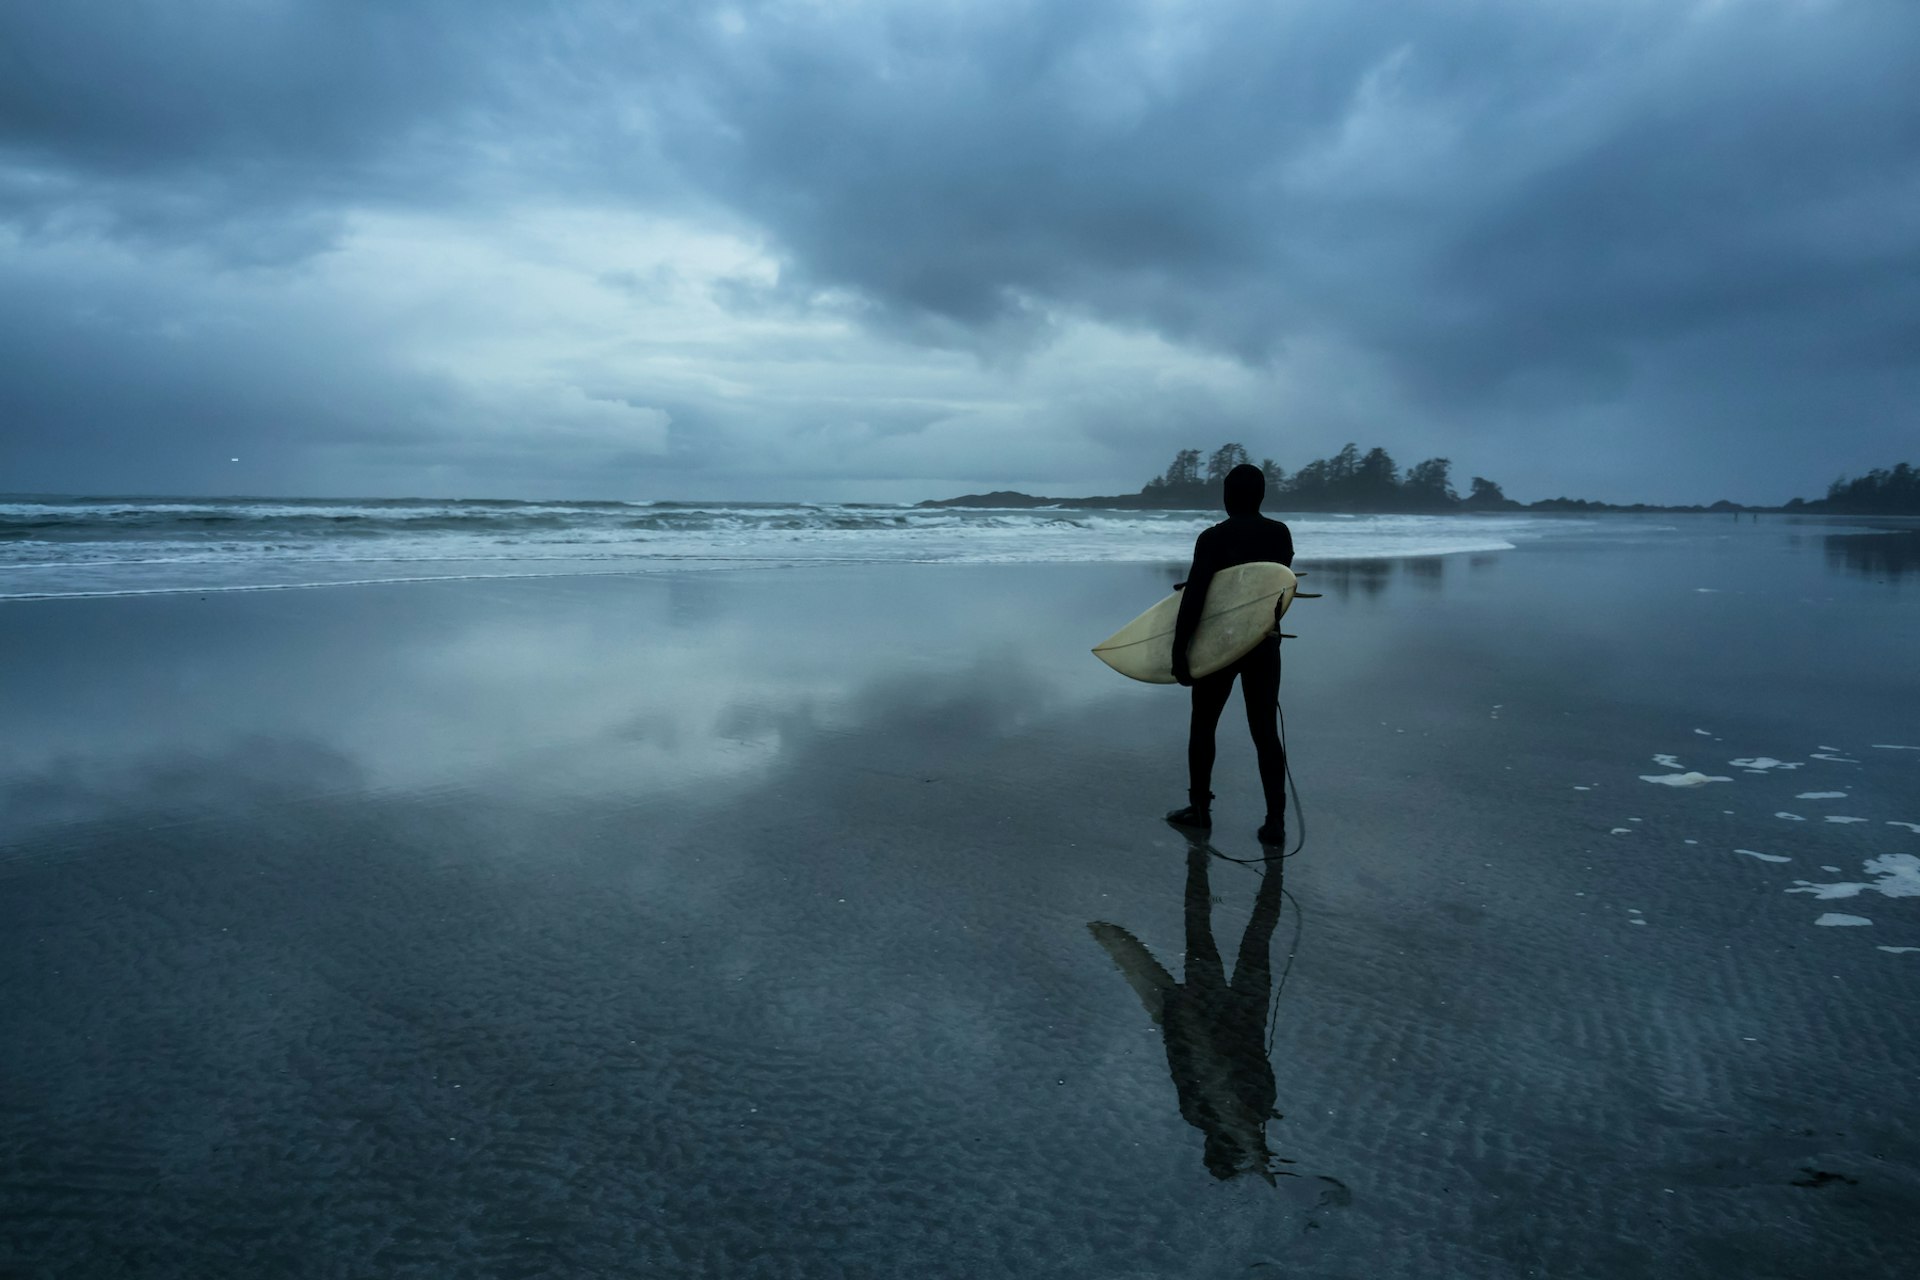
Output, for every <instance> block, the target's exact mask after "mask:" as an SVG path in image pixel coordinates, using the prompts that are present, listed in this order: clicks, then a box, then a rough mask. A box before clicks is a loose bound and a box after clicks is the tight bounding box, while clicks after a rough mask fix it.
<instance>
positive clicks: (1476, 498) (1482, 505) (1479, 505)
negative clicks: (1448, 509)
mask: <svg viewBox="0 0 1920 1280" xmlns="http://www.w3.org/2000/svg"><path fill="white" fill-rule="evenodd" d="M1460 505H1461V506H1464V507H1473V508H1475V509H1476V510H1481V511H1507V510H1511V509H1512V508H1514V507H1517V506H1519V505H1520V504H1519V503H1517V502H1515V501H1514V500H1513V499H1512V498H1509V497H1508V496H1507V495H1506V494H1504V493H1502V492H1501V491H1500V486H1499V485H1497V484H1495V483H1494V482H1493V481H1491V480H1489V479H1487V478H1486V477H1485V476H1475V477H1474V478H1473V491H1472V492H1471V493H1469V494H1468V495H1467V497H1466V501H1464V502H1462V503H1461V504H1460Z"/></svg>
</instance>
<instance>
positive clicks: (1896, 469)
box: [1817, 462, 1920, 515]
mask: <svg viewBox="0 0 1920 1280" xmlns="http://www.w3.org/2000/svg"><path fill="white" fill-rule="evenodd" d="M1817 505H1819V506H1821V507H1823V508H1825V509H1826V510H1828V511H1853V512H1860V513H1863V514H1873V515H1906V514H1920V472H1916V471H1915V470H1914V467H1913V464H1912V463H1908V462H1902V463H1898V464H1896V465H1895V466H1893V467H1891V468H1888V467H1875V468H1874V469H1873V470H1872V471H1869V472H1867V474H1865V475H1864V476H1858V477H1855V478H1854V479H1852V480H1848V479H1846V478H1844V477H1843V478H1841V479H1839V480H1835V481H1834V482H1833V483H1832V484H1830V485H1828V486H1827V496H1826V499H1825V500H1824V501H1822V502H1820V503H1818V504H1817Z"/></svg>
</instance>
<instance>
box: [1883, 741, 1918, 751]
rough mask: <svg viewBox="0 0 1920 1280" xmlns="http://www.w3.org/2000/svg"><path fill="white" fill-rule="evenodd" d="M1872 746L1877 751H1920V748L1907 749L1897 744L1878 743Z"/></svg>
mask: <svg viewBox="0 0 1920 1280" xmlns="http://www.w3.org/2000/svg"><path fill="white" fill-rule="evenodd" d="M1872 746H1873V749H1874V750H1875V751H1920V747H1906V746H1902V745H1900V744H1899V743H1897V742H1876V743H1873V744H1872Z"/></svg>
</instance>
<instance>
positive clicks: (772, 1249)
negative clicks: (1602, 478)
mask: <svg viewBox="0 0 1920 1280" xmlns="http://www.w3.org/2000/svg"><path fill="white" fill-rule="evenodd" d="M1836 547H1838V548H1839V549H1838V550H1836ZM1880 550H1881V549H1879V548H1874V549H1870V551H1871V553H1863V552H1862V551H1861V550H1860V548H1859V547H1858V545H1857V544H1844V545H1842V544H1835V543H1833V542H1831V541H1830V540H1828V539H1826V538H1825V537H1824V536H1823V535H1821V534H1820V533H1818V532H1804V531H1797V530H1793V529H1790V528H1783V527H1781V526H1777V525H1774V524H1770V523H1766V524H1762V525H1759V526H1723V525H1719V524H1717V523H1713V524H1709V523H1708V522H1706V521H1702V522H1699V523H1698V524H1697V525H1689V526H1686V532H1685V533H1684V534H1683V535H1679V536H1674V535H1662V534H1652V533H1650V534H1649V535H1648V537H1647V538H1646V539H1645V540H1644V541H1641V542H1627V543H1622V542H1621V541H1620V540H1618V539H1615V540H1611V541H1596V542H1594V543H1593V544H1590V545H1589V544H1581V543H1559V544H1541V545H1536V546H1528V547H1522V548H1520V549H1519V550H1516V551H1513V552H1507V553H1501V554H1498V555H1489V556H1481V557H1475V558H1472V559H1466V558H1452V559H1441V560H1427V561H1407V562H1392V563H1379V564H1371V565H1347V566H1333V565H1324V566H1317V567H1316V566H1314V565H1312V564H1311V563H1310V562H1305V567H1306V568H1308V569H1309V571H1310V573H1309V577H1308V580H1307V581H1308V586H1309V587H1312V588H1317V589H1319V590H1322V591H1324V592H1325V593H1326V594H1325V598H1324V599H1321V600H1318V601H1309V602H1302V603H1301V604H1300V605H1299V606H1298V607H1297V608H1298V612H1296V614H1295V615H1293V617H1292V619H1291V620H1290V626H1289V629H1290V630H1292V631H1294V632H1296V633H1298V635H1299V639H1298V640H1296V641H1289V642H1288V644H1287V647H1286V650H1285V662H1286V675H1285V684H1284V686H1283V688H1284V697H1285V705H1286V711H1287V728H1288V736H1289V742H1290V746H1291V747H1292V753H1293V761H1294V771H1295V777H1296V781H1297V783H1298V786H1299V790H1300V796H1301V801H1302V804H1301V808H1302V809H1303V810H1304V816H1305V818H1306V839H1305V845H1304V848H1303V849H1302V851H1301V852H1300V853H1299V855H1298V856H1297V857H1295V858H1293V859H1292V860H1290V861H1289V862H1287V863H1286V864H1285V865H1284V868H1283V869H1282V870H1283V874H1284V888H1285V891H1286V893H1285V901H1284V903H1283V905H1282V908H1281V910H1280V911H1279V913H1278V919H1277V926H1274V925H1273V923H1272V921H1271V920H1270V919H1268V920H1266V921H1265V922H1264V923H1263V925H1262V927H1263V928H1265V927H1271V928H1272V935H1271V948H1272V950H1271V954H1272V958H1273V959H1272V964H1273V970H1274V974H1275V976H1276V978H1282V977H1283V978H1284V987H1283V989H1282V990H1281V992H1280V995H1279V999H1278V1002H1277V1005H1275V1006H1273V1010H1274V1013H1273V1017H1272V1020H1271V1023H1270V1025H1269V1026H1268V1027H1267V1031H1268V1033H1269V1034H1270V1036H1271V1040H1272V1052H1271V1064H1272V1073H1273V1096H1274V1099H1275V1102H1274V1105H1275V1107H1276V1108H1277V1110H1278V1111H1280V1112H1281V1113H1282V1115H1283V1118H1281V1119H1278V1120H1273V1121H1271V1122H1269V1123H1268V1124H1267V1125H1266V1126H1265V1132H1264V1141H1265V1143H1266V1145H1267V1148H1268V1149H1269V1150H1270V1151H1271V1152H1272V1153H1273V1155H1274V1156H1275V1157H1276V1163H1275V1164H1273V1166H1272V1167H1271V1171H1272V1172H1273V1173H1274V1175H1275V1176H1274V1178H1273V1180H1272V1182H1271V1183H1269V1182H1268V1181H1267V1180H1266V1179H1265V1178H1263V1177H1261V1176H1258V1174H1257V1173H1246V1174H1242V1175H1239V1176H1234V1177H1230V1178H1226V1179H1222V1178H1220V1177H1218V1176H1216V1173H1215V1172H1214V1171H1210V1169H1209V1168H1208V1165H1207V1164H1206V1163H1205V1162H1204V1160H1203V1152H1204V1139H1203V1133H1202V1129H1201V1127H1200V1126H1198V1125H1197V1124H1196V1123H1194V1122H1192V1121H1191V1119H1190V1118H1189V1116H1187V1115H1185V1114H1183V1107H1182V1099H1183V1096H1187V1097H1188V1098H1189V1101H1191V1099H1192V1098H1193V1097H1198V1096H1200V1094H1199V1093H1192V1092H1191V1091H1190V1092H1189V1094H1188V1095H1183V1093H1182V1089H1181V1087H1180V1086H1179V1085H1177V1084H1176V1080H1175V1078H1174V1072H1175V1071H1176V1070H1183V1071H1190V1070H1202V1069H1203V1068H1204V1065H1205V1064H1204V1063H1203V1064H1202V1067H1201V1068H1195V1067H1193V1066H1192V1065H1191V1064H1192V1062H1193V1060H1194V1056H1193V1054H1192V1053H1190V1052H1185V1051H1184V1050H1183V1051H1180V1052H1175V1051H1171V1050H1170V1049H1169V1046H1168V1043H1167V1033H1164V1032H1163V1029H1162V1028H1161V1027H1159V1026H1156V1024H1155V1022H1154V1020H1153V1018H1152V1017H1151V1016H1150V1012H1151V1011H1150V1008H1149V1006H1148V1004H1147V1003H1146V1002H1145V1001H1144V1000H1143V997H1142V995H1141V991H1140V987H1139V985H1137V984H1138V981H1139V975H1140V973H1141V972H1146V971H1150V970H1151V965H1150V964H1149V959H1150V960H1151V961H1152V962H1154V963H1157V964H1158V965H1159V966H1160V967H1161V968H1163V969H1164V970H1165V971H1166V975H1167V978H1168V979H1169V980H1171V981H1176V982H1177V981H1183V980H1185V981H1188V982H1189V984H1191V982H1192V980H1193V977H1194V974H1193V971H1191V970H1190V966H1188V965H1187V963H1186V961H1187V958H1188V957H1187V948H1188V945H1189V943H1190V942H1191V941H1192V938H1193V935H1192V934H1191V932H1190V930H1191V928H1192V927H1193V925H1194V922H1195V919H1196V910H1195V909H1196V904H1201V905H1204V904H1205V902H1206V900H1207V899H1212V900H1213V902H1212V906H1211V912H1210V914H1209V913H1207V912H1205V911H1204V910H1202V911H1200V913H1199V915H1200V918H1201V919H1202V921H1203V923H1205V924H1210V925H1211V927H1212V930H1213V935H1214V939H1215V942H1216V944H1217V947H1218V950H1219V951H1220V953H1221V954H1222V955H1223V956H1224V957H1225V959H1226V962H1227V965H1228V967H1229V968H1231V967H1232V966H1233V963H1234V960H1235V952H1236V949H1237V948H1238V947H1239V944H1240V943H1241V941H1242V939H1243V937H1245V936H1246V930H1247V926H1248V925H1249V923H1250V921H1252V920H1254V913H1255V911H1256V906H1257V904H1258V903H1259V902H1261V901H1262V895H1261V889H1262V880H1261V878H1260V871H1259V869H1258V868H1253V867H1248V866H1245V865H1242V864H1240V863H1236V862H1232V861H1228V860H1227V858H1257V857H1258V855H1259V850H1258V846H1257V845H1255V843H1254V842H1253V839H1252V831H1253V828H1254V827H1255V826H1256V825H1257V824H1258V822H1259V820H1260V816H1261V815H1260V812H1259V801H1258V785H1257V780H1256V777H1255V773H1254V766H1253V759H1252V752H1251V748H1250V746H1249V745H1248V743H1247V742H1246V740H1245V735H1244V731H1243V730H1241V729H1240V728H1239V725H1238V721H1237V716H1236V714H1232V713H1230V714H1229V715H1228V717H1226V719H1225V720H1224V721H1223V726H1222V727H1223V733H1222V749H1221V759H1220V764H1219V766H1218V777H1217V781H1216V790H1217V791H1219V792H1220V800H1219V801H1218V802H1217V815H1218V821H1219V823H1220V825H1219V826H1218V828H1217V829H1216V831H1215V833H1214V838H1213V840H1212V845H1213V847H1214V849H1215V850H1217V851H1218V852H1219V853H1221V854H1223V855H1226V857H1222V858H1207V857H1202V858H1200V859H1198V861H1197V863H1196V861H1195V860H1194V859H1192V858H1190V857H1189V848H1188V845H1187V843H1186V842H1185V841H1183V840H1182V839H1181V838H1180V837H1179V836H1178V835H1177V834H1176V833H1174V832H1173V831H1171V830H1169V829H1168V828H1166V827H1165V826H1163V825H1162V824H1160V823H1159V821H1158V814H1159V813H1160V812H1161V811H1162V810H1163V809H1165V808H1167V807H1170V806H1172V805H1173V804H1176V803H1178V802H1179V801H1180V800H1181V798H1182V791H1183V787H1184V780H1183V779H1182V777H1181V776H1180V769H1181V762H1182V759H1183V746H1184V739H1183V733H1184V718H1185V717H1184V701H1183V698H1184V695H1183V694H1181V693H1180V692H1178V691H1175V690H1172V689H1166V688H1154V687H1148V686H1142V685H1135V684H1131V683H1129V682H1126V681H1124V680H1122V679H1120V678H1119V677H1116V676H1115V675H1113V674H1112V673H1111V672H1109V671H1108V670H1106V668H1104V667H1103V666H1101V665H1100V664H1099V663H1098V662H1097V661H1095V660H1094V659H1093V658H1092V657H1091V656H1090V655H1088V654H1087V653H1086V647H1087V646H1088V645H1089V644H1091V643H1092V642H1093V641H1094V640H1096V639H1098V638H1099V637H1100V636H1101V635H1104V634H1106V633H1107V632H1108V631H1110V630H1111V629H1112V627H1113V626H1115V625H1117V624H1118V622H1120V621H1124V620H1125V618H1126V617H1128V616H1131V614H1132V613H1134V612H1137V611H1138V609H1140V608H1142V607H1144V606H1145V605H1146V604H1148V603H1150V602H1151V601H1152V600H1153V599H1154V598H1155V597H1156V596H1157V595H1158V594H1160V593H1161V592H1162V591H1164V590H1165V588H1166V586H1167V585H1168V584H1169V583H1170V582H1171V581H1173V580H1174V579H1175V578H1176V577H1177V576H1178V574H1179V570H1180V566H1176V565H1168V566H1137V565H1122V566H1099V565H1076V566H1007V567H986V568H982V567H971V568H967V567H943V566H925V565H901V566H833V567H819V568H809V569H806V570H794V571H772V570H770V571H750V572H727V573H707V574H697V573H696V574H676V575H661V576H658V577H647V578H633V579H567V580H547V581H515V582H499V583H459V584H428V585H413V586H400V587H373V588H331V589H324V590H314V591H299V592H282V593H270V594H255V595H247V594H236V595H225V596H211V597H208V598H206V599H200V598H196V597H192V596H177V597H157V598H149V599H129V600H90V601H52V602H39V603H33V604H28V605H17V606H12V607H8V608H6V609H4V610H0V670H4V671H5V672H6V673H7V674H6V678H5V681H4V682H3V683H0V716H4V721H5V723H6V724H7V726H8V733H7V735H6V741H5V744H4V746H0V801H3V802H4V804H3V807H0V1275H15V1274H18V1275H31V1276H109V1275H111V1276H181V1277H187V1276H193V1277H204V1276H211V1275H248V1274H251V1275H281V1276H315V1277H319V1276H347V1275H383V1276H422V1277H425V1276H445V1275H467V1276H546V1275H560V1276H587V1275H725V1276H757V1275H767V1276H841V1275H852V1276H894V1275H905V1274H911V1275H918V1276H944V1275H951V1276H969V1277H977V1276H997V1275H1005V1276H1022V1277H1025V1276H1089V1277H1095V1276H1097V1277H1102V1278H1105V1280H1111V1278H1114V1277H1132V1276H1140V1277H1146V1276H1155V1277H1158V1276H1169V1275H1179V1276H1189V1275H1191V1276H1215V1275H1238V1274H1253V1275H1261V1274H1276V1275H1277V1274H1296V1275H1309V1276H1352V1277H1381V1276H1421V1277H1431V1276H1437V1275H1447V1276H1489V1277H1494V1276H1498V1277H1506V1276H1608V1275H1620V1276H1640V1275H1663V1276H1726V1275H1749V1276H1816V1275H1817V1276H1886V1277H1893V1276H1901V1275H1906V1274H1911V1273H1912V1272H1913V1270H1914V1264H1915V1261H1916V1245H1915V1237H1914V1233H1913V1231H1912V1226H1911V1224H1912V1223H1913V1222H1914V1221H1915V1220H1916V1215H1920V1121H1916V1119H1915V1112H1914V1108H1913V1107H1912V1105H1911V1099H1912V1094H1913V1088H1914V1083H1915V1078H1916V1075H1917V1074H1920V1056H1917V1055H1920V1018H1916V1013H1920V951H1912V952H1908V951H1898V950H1887V949H1885V948H1898V947H1920V897H1913V896H1901V889H1902V882H1901V879H1900V877H1901V874H1902V872H1901V869H1902V868H1903V867H1904V866H1905V865H1906V864H1905V863H1902V862H1900V861H1898V859H1900V858H1903V857H1907V856H1911V855H1916V854H1920V831H1914V830H1910V829H1908V827H1906V826H1903V825H1898V824H1901V823H1907V824H1920V785H1916V782H1920V750H1911V749H1897V748H1910V747H1913V746H1920V723H1917V722H1916V713H1915V708H1916V707H1920V672H1917V671H1916V669H1915V664H1914V663H1913V662H1912V660H1911V656H1910V653H1909V652H1908V646H1909V644H1910V638H1911V636H1912V635H1913V634H1914V632H1915V626H1914V624H1915V622H1916V620H1920V575H1916V574H1915V573H1914V572H1912V570H1913V568H1914V566H1912V565H1911V564H1909V563H1908V562H1906V561H1903V560H1901V559H1900V558H1899V557H1898V556H1894V557H1893V558H1892V559H1889V558H1888V556H1887V555H1884V554H1880ZM1890 566H1891V567H1890ZM1826 748H1832V749H1831V750H1828V749H1826ZM1656 757H1664V758H1665V760H1657V759H1656ZM1736 761H1746V762H1748V763H1746V764H1736V763H1734V762H1736ZM1767 761H1773V762H1777V763H1763V762H1767ZM1668 762H1671V763H1668ZM1686 772H1696V773H1699V774H1702V775H1705V776H1709V777H1724V778H1726V779H1727V780H1726V781H1715V782H1704V783H1701V784H1699V785H1696V786H1672V785H1668V784H1664V783H1657V782H1647V781H1644V780H1643V779H1644V778H1646V777H1660V776H1671V775H1675V774H1682V773H1686ZM1833 793H1839V794H1838V795H1837V796H1835V795H1834V794H1833ZM1808 796H1819V797H1822V798H1804V797H1808ZM1729 811H1730V812H1729ZM1780 814H1791V815H1793V816H1791V817H1781V816H1777V815H1780ZM1831 818H1855V819H1860V820H1859V821H1852V822H1836V821H1830V820H1829V819H1831ZM1739 850H1745V851H1747V852H1746V853H1741V852H1737V851H1739ZM1755 854H1764V855H1767V858H1760V857H1755V856H1753V855H1755ZM1769 858H1772V859H1777V858H1785V859H1788V861H1785V862H1778V861H1770V860H1768V859H1769ZM1890 860H1891V861H1890ZM1869 864H1872V865H1874V866H1876V867H1877V868H1878V870H1869ZM1196 866H1197V867H1198V868H1201V869H1202V870H1201V871H1200V872H1199V874H1201V875H1202V876H1203V881H1202V882H1201V884H1200V887H1198V888H1196V881H1195V875H1196ZM1824 868H1834V870H1826V869H1824ZM1822 885H1826V886H1841V888H1840V889H1838V890H1831V889H1820V888H1818V886H1822ZM1848 885H1856V886H1862V887H1860V888H1857V889H1854V890H1853V891H1851V892H1848V891H1847V890H1846V889H1845V886H1848ZM1808 887H1813V888H1815V889H1816V891H1815V892H1797V893H1796V892H1790V890H1792V889H1795V888H1808ZM1269 888H1270V886H1269ZM1270 914H1271V913H1269V915H1270ZM1827 915H1844V916H1853V917H1856V918H1862V919H1867V920H1870V921H1871V923H1870V924H1867V925H1834V924H1829V925H1820V924H1818V923H1817V921H1818V920H1819V919H1820V918H1821V917H1823V916H1827ZM1092 925H1100V926H1106V927H1107V928H1106V930H1105V931H1104V932H1103V931H1101V930H1094V929H1090V927H1089V926H1092ZM1115 930H1121V931H1124V932H1125V934H1126V935H1127V937H1129V938H1131V939H1133V940H1134V941H1135V942H1137V944H1138V947H1139V948H1140V950H1139V951H1129V950H1127V947H1126V946H1123V945H1121V944H1119V943H1116V942H1115V941H1114V940H1115V939H1116V938H1118V936H1119V935H1118V934H1117V933H1115V932H1113V931H1115ZM1256 932H1257V931H1256ZM1103 938H1104V939H1105V941H1103V940H1102V939H1103ZM1128 956H1131V957H1132V960H1131V961H1130V963H1133V964H1134V965H1135V966H1136V967H1135V970H1134V972H1133V975H1132V976H1131V977H1130V976H1129V972H1128V971H1127V970H1126V968H1125V967H1124V966H1123V965H1122V963H1120V962H1119V960H1118V959H1117V958H1116V957H1120V958H1123V959H1124V958H1126V957H1128ZM1143 956H1144V957H1145V958H1143ZM1221 1043H1223V1044H1224V1043H1225V1042H1224V1041H1222V1042H1221ZM1191 1047H1192V1046H1191V1045H1188V1048H1189V1049H1190V1048H1191ZM1219 1053H1220V1055H1229V1051H1228V1050H1227V1049H1224V1048H1223V1049H1220V1050H1219ZM1229 1056H1230V1055H1229ZM1221 1060H1222V1062H1224V1063H1225V1067H1224V1068H1223V1069H1226V1070H1228V1071H1229V1073H1231V1071H1232V1070H1233V1069H1235V1064H1234V1063H1233V1062H1231V1061H1226V1056H1222V1059H1221ZM1178 1063H1187V1064H1189V1065H1188V1066H1184V1067H1183V1066H1177V1065H1175V1064H1178ZM1216 1065H1217V1064H1216ZM1244 1065H1245V1064H1244V1063H1240V1064H1239V1066H1241V1067H1244ZM1188 1083H1189V1084H1191V1083H1192V1082H1191V1081H1189V1082H1188ZM1201 1092H1202V1093H1204V1090H1202V1091H1201ZM1209 1096H1212V1095H1209ZM1222 1096H1224V1095H1222ZM1188 1109H1189V1110H1192V1109H1193V1108H1192V1107H1189V1108H1188ZM1279 1161H1285V1162H1286V1163H1279Z"/></svg>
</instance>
